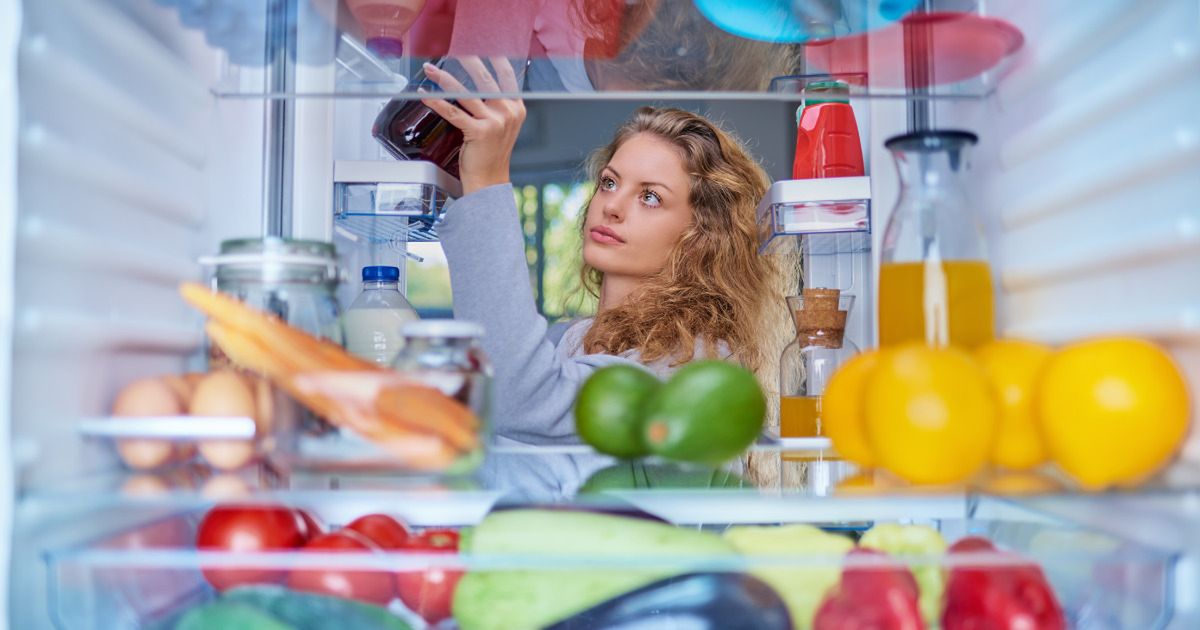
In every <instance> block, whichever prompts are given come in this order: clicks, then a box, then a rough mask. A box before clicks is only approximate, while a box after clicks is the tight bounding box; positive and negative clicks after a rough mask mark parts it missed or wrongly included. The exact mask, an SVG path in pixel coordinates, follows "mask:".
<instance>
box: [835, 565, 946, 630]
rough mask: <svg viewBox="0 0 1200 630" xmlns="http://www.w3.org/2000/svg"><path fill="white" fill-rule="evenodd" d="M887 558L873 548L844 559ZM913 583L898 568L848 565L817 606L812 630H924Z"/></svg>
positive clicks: (911, 576)
mask: <svg viewBox="0 0 1200 630" xmlns="http://www.w3.org/2000/svg"><path fill="white" fill-rule="evenodd" d="M872 556H875V557H878V558H887V554H885V553H883V552H881V551H876V550H874V549H854V550H851V551H850V553H849V554H847V557H860V558H867V557H872ZM917 599H918V591H917V581H916V579H914V578H913V574H912V571H909V570H908V568H907V567H905V566H902V565H894V566H889V565H882V566H848V567H846V568H845V569H844V570H842V579H841V582H839V583H838V585H837V586H836V587H834V589H833V590H832V591H830V593H829V594H828V595H826V596H825V600H824V601H823V602H822V603H821V607H820V608H818V609H817V615H816V617H815V618H814V619H813V629H814V630H924V628H925V622H924V621H922V620H921V609H920V606H918V604H917Z"/></svg>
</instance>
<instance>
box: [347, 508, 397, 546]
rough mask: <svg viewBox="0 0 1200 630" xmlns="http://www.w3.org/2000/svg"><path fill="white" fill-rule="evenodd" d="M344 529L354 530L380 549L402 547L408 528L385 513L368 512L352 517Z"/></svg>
mask: <svg viewBox="0 0 1200 630" xmlns="http://www.w3.org/2000/svg"><path fill="white" fill-rule="evenodd" d="M346 529H350V530H354V531H356V532H358V533H360V534H362V535H363V536H365V537H366V538H367V539H368V540H370V541H371V542H373V543H375V544H376V545H379V548H380V549H386V550H389V551H390V550H393V549H402V548H403V547H404V544H405V543H406V542H408V537H409V533H408V528H407V527H405V526H404V523H401V522H400V521H398V520H396V519H394V518H392V517H390V516H388V515H387V514H368V515H366V516H360V517H358V518H356V519H354V520H353V521H352V522H351V523H350V524H349V525H347V526H346Z"/></svg>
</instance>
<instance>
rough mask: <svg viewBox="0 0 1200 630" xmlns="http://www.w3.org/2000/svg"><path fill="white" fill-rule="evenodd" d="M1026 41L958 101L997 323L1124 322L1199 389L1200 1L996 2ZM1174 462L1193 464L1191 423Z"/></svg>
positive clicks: (1073, 335)
mask: <svg viewBox="0 0 1200 630" xmlns="http://www.w3.org/2000/svg"><path fill="white" fill-rule="evenodd" d="M1009 4H1010V5H1011V7H1012V8H1013V9H1015V11H1013V12H1012V13H1011V15H1005V17H1006V18H1007V19H1009V20H1010V21H1012V22H1013V23H1014V24H1016V26H1017V27H1018V28H1020V29H1021V31H1022V32H1023V33H1024V34H1025V37H1026V49H1025V51H1024V52H1023V53H1022V56H1021V58H1020V59H1019V64H1018V66H1017V68H1016V70H1015V71H1014V72H1013V74H1012V75H1011V76H1009V77H1007V78H1006V79H1005V80H1003V81H1002V82H1001V83H1000V86H999V89H998V90H997V93H996V94H995V95H994V96H993V97H992V98H990V99H988V100H987V101H985V102H984V103H983V107H978V108H975V110H974V112H973V114H974V116H967V117H966V118H967V125H968V126H969V127H970V128H971V129H972V130H977V131H978V132H979V134H980V148H981V151H980V154H979V158H980V159H979V160H977V162H976V167H977V168H976V173H978V174H979V184H980V188H979V190H980V195H979V198H980V201H981V203H982V209H983V211H984V214H985V216H986V221H987V224H988V227H989V234H990V240H991V248H992V254H993V257H994V260H995V261H996V263H997V264H998V267H999V277H1000V289H1001V292H1002V293H1001V295H1002V300H1001V302H1000V312H999V313H998V316H999V321H1000V322H1001V325H1002V327H1003V330H1004V333H1005V334H1008V335H1012V336H1017V337H1028V338H1035V339H1041V340H1044V341H1048V342H1052V343H1062V342H1066V341H1070V340H1073V339H1079V338H1085V337H1089V336H1094V335H1101V334H1122V333H1128V334H1132V335H1138V336H1146V337H1150V338H1153V339H1155V340H1157V341H1159V342H1161V343H1163V344H1164V345H1165V346H1167V347H1168V348H1169V349H1170V350H1171V352H1172V353H1173V355H1174V356H1175V358H1176V359H1177V360H1178V361H1179V363H1180V364H1181V365H1182V366H1183V368H1184V370H1185V372H1186V373H1187V376H1188V379H1189V381H1190V384H1191V391H1192V392H1193V396H1195V394H1196V393H1197V392H1200V177H1198V176H1197V175H1198V174H1200V3H1197V2H1195V0H1137V1H1134V0H1105V1H1103V2H1088V3H1086V10H1081V8H1082V7H1081V4H1080V3H1079V2H1071V1H1069V0H1055V1H1053V2H1037V3H1009ZM1184 460H1185V462H1183V464H1182V465H1180V466H1176V467H1175V469H1174V470H1173V472H1172V474H1174V475H1176V476H1178V477H1181V478H1189V479H1192V480H1193V481H1194V480H1195V479H1196V478H1197V472H1196V470H1197V468H1198V467H1200V466H1198V465H1200V435H1197V433H1196V431H1195V430H1193V432H1192V435H1191V438H1190V440H1189V442H1188V445H1187V447H1186V449H1185V455H1184Z"/></svg>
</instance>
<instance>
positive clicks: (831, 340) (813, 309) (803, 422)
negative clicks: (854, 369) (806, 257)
mask: <svg viewBox="0 0 1200 630" xmlns="http://www.w3.org/2000/svg"><path fill="white" fill-rule="evenodd" d="M787 301H788V307H789V309H790V310H791V312H792V316H793V321H794V322H795V324H796V339H795V340H794V341H793V342H792V343H791V344H789V345H788V347H787V348H785V349H784V350H783V354H782V355H780V357H779V397H780V398H779V436H780V437H784V438H808V437H820V436H822V435H824V432H823V430H822V427H821V394H823V393H824V392H825V385H826V383H828V382H829V378H830V377H831V376H833V373H834V372H836V371H837V369H838V368H839V367H841V366H842V364H844V363H845V362H846V361H849V360H850V358H851V357H853V356H854V355H856V354H858V348H857V347H856V346H855V345H854V344H853V343H851V342H850V341H849V340H847V339H845V331H846V318H847V316H849V314H850V307H851V306H852V305H853V304H854V296H851V295H841V293H840V291H838V290H837V289H804V291H803V295H799V296H791V297H789V298H788V299H787Z"/></svg>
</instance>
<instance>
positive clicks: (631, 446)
mask: <svg viewBox="0 0 1200 630" xmlns="http://www.w3.org/2000/svg"><path fill="white" fill-rule="evenodd" d="M661 387H662V382H661V381H659V380H658V379H657V378H655V376H654V375H653V374H651V373H649V372H647V371H646V370H644V369H642V368H639V367H635V366H632V365H610V366H608V367H605V368H600V369H599V370H596V372H595V373H593V374H592V375H591V376H589V377H588V379H587V381H586V382H585V383H584V384H583V387H581V388H580V389H579V397H578V398H576V399H575V430H576V432H577V433H579V437H581V438H583V441H584V442H587V443H588V444H591V445H592V447H593V448H595V449H596V450H597V451H600V452H601V453H607V454H609V455H614V456H616V457H641V456H642V455H646V454H647V450H646V444H645V442H644V440H643V439H642V418H643V415H644V410H645V407H646V402H647V401H649V400H650V398H651V397H653V396H654V394H655V393H657V392H658V390H659V388H661Z"/></svg>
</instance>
